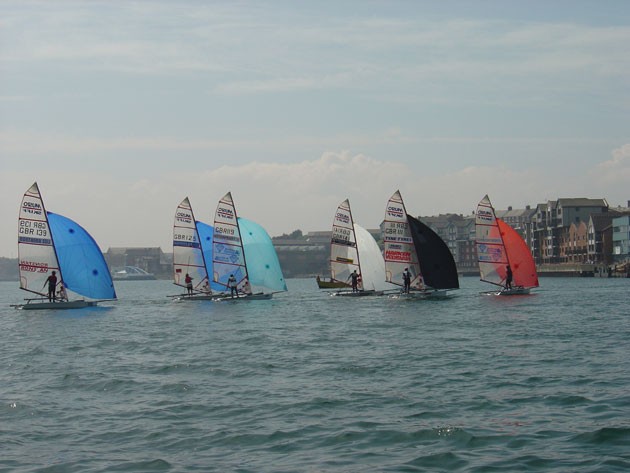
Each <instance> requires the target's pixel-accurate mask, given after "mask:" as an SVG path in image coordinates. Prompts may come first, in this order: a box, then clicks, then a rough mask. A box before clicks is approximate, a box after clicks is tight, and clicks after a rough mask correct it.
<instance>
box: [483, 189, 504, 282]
mask: <svg viewBox="0 0 630 473" xmlns="http://www.w3.org/2000/svg"><path fill="white" fill-rule="evenodd" d="M475 232H476V242H475V244H476V246H477V260H478V262H479V273H480V276H481V280H482V281H486V282H489V283H492V284H496V285H498V286H502V285H503V282H504V281H505V267H506V266H507V264H508V259H507V255H506V253H505V246H504V245H503V239H502V238H501V232H500V230H499V225H498V224H497V218H496V215H495V213H494V208H492V204H491V203H490V199H489V198H488V196H487V195H486V196H485V197H484V198H483V199H482V200H481V202H479V205H478V206H477V212H476V213H475Z"/></svg>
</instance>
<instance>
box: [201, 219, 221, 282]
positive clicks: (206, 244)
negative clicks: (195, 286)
mask: <svg viewBox="0 0 630 473" xmlns="http://www.w3.org/2000/svg"><path fill="white" fill-rule="evenodd" d="M196 224H197V233H198V234H199V241H200V242H201V251H202V252H203V259H204V262H205V264H206V272H207V274H208V275H210V274H212V268H209V267H208V265H209V264H212V241H213V237H214V227H213V226H212V225H208V224H207V223H204V222H200V221H197V222H196ZM210 289H211V290H212V291H221V290H223V289H224V287H223V286H221V285H220V284H218V283H216V282H214V281H210Z"/></svg>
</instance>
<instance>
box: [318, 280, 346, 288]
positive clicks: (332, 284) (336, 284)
mask: <svg viewBox="0 0 630 473" xmlns="http://www.w3.org/2000/svg"><path fill="white" fill-rule="evenodd" d="M317 287H319V288H320V289H340V288H343V287H350V285H349V284H346V283H345V282H342V281H334V280H332V279H329V280H325V279H322V278H320V279H317Z"/></svg>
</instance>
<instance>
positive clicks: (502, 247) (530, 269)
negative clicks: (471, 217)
mask: <svg viewBox="0 0 630 473" xmlns="http://www.w3.org/2000/svg"><path fill="white" fill-rule="evenodd" d="M475 232H476V236H477V239H476V245H477V258H478V262H479V273H480V274H481V280H482V281H485V282H488V283H490V284H494V285H495V286H498V289H497V290H494V291H487V292H483V293H482V294H486V295H497V296H514V295H526V294H529V293H530V290H531V289H532V288H535V287H538V275H537V274H536V264H535V263H534V258H533V257H532V253H531V251H530V250H529V248H528V247H527V244H526V243H525V241H524V240H523V238H521V236H520V235H519V234H518V233H517V232H516V230H514V229H513V228H512V227H510V226H509V225H508V224H507V223H505V222H504V221H503V220H501V219H500V218H497V216H496V214H495V211H494V208H493V207H492V204H491V203H490V199H489V198H488V196H487V195H486V196H484V198H483V199H481V201H480V202H479V205H478V206H477V212H476V216H475Z"/></svg>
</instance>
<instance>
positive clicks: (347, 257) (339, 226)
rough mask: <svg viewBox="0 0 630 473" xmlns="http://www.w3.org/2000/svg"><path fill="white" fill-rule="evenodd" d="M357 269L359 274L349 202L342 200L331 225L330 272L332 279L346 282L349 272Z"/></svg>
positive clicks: (357, 254) (357, 253)
mask: <svg viewBox="0 0 630 473" xmlns="http://www.w3.org/2000/svg"><path fill="white" fill-rule="evenodd" d="M355 269H356V270H357V272H358V273H359V274H360V272H361V268H360V264H359V252H358V250H357V240H356V236H355V233H354V225H353V221H352V211H351V210H350V202H349V201H348V199H346V200H344V201H343V202H342V203H341V204H339V207H337V211H336V212H335V218H334V219H333V225H332V238H331V241H330V273H331V276H332V279H333V280H336V281H341V282H347V281H348V279H349V278H350V274H351V273H352V272H353V271H354V270H355Z"/></svg>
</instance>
